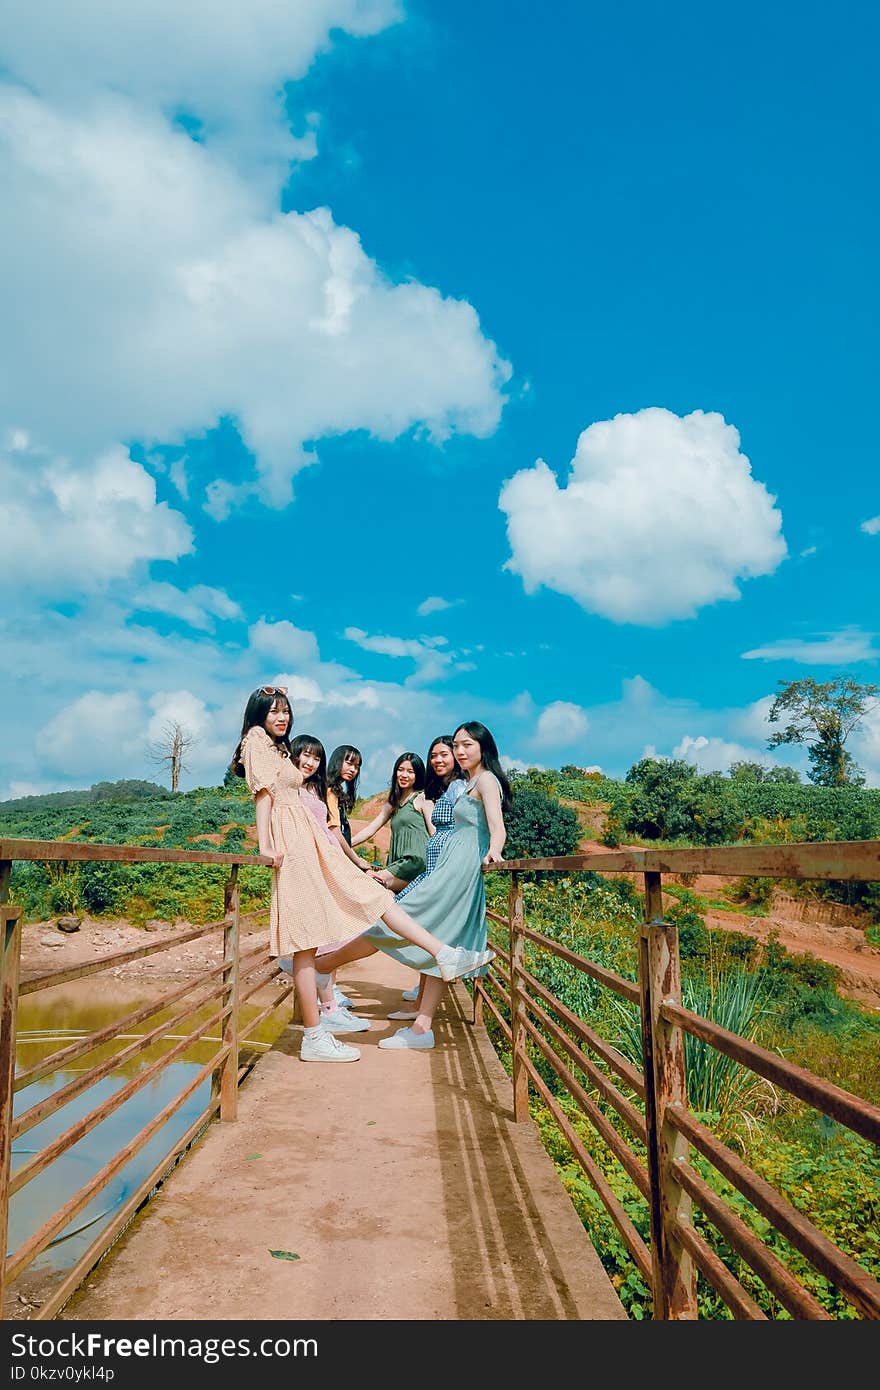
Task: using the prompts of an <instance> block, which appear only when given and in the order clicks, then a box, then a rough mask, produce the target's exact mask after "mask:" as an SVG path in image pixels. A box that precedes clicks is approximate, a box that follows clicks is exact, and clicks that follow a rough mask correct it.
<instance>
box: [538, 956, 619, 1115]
mask: <svg viewBox="0 0 880 1390" xmlns="http://www.w3.org/2000/svg"><path fill="white" fill-rule="evenodd" d="M517 974H518V975H519V977H520V979H523V980H525V981H526V983H527V984H528V986H529V988H530V989H531V990H532V992H533V993H534V994H537V995H538V996H539V997H540V998H541V999H543V1000H544V1002H545V1004H549V1006H550V1008H551V1009H552V1010H553V1012H554V1013H555V1014H558V1015H559V1017H560V1018H561V1019H562V1020H563V1022H564V1023H566V1024H567V1025H568V1027H569V1028H571V1029H573V1031H574V1032H575V1033H576V1034H577V1035H578V1037H579V1038H580V1039H581V1041H582V1042H585V1043H586V1044H587V1046H588V1047H589V1048H590V1050H591V1051H592V1052H595V1054H596V1056H597V1057H601V1058H602V1061H603V1062H606V1063H607V1065H608V1066H609V1067H610V1068H611V1070H612V1071H614V1072H616V1073H617V1075H618V1076H620V1077H622V1079H623V1080H624V1081H625V1082H626V1084H627V1086H629V1087H630V1088H631V1089H632V1090H633V1091H635V1093H636V1095H637V1096H638V1097H639V1099H640V1100H644V1099H645V1078H644V1076H643V1075H642V1073H641V1072H640V1071H639V1070H638V1068H637V1067H634V1066H633V1064H632V1062H630V1061H628V1060H627V1058H626V1057H624V1056H623V1054H622V1053H621V1052H618V1051H617V1048H616V1047H612V1046H611V1044H610V1043H606V1041H605V1039H604V1038H600V1037H599V1034H598V1033H596V1032H594V1030H593V1029H592V1028H591V1027H590V1026H589V1024H587V1023H584V1022H583V1020H582V1019H580V1018H578V1016H577V1014H575V1013H572V1011H571V1009H569V1008H567V1007H566V1006H565V1004H563V1003H562V1002H561V1000H559V999H557V998H556V996H555V994H551V992H550V990H549V989H547V988H546V987H545V986H544V985H542V984H541V982H540V980H536V979H535V977H534V975H532V974H531V973H530V972H529V971H528V970H526V969H524V968H523V967H517Z"/></svg>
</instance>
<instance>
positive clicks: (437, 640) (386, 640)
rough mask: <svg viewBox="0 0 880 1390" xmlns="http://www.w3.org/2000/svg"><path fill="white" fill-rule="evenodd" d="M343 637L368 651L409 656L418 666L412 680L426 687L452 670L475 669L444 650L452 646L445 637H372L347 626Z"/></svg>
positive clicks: (359, 629)
mask: <svg viewBox="0 0 880 1390" xmlns="http://www.w3.org/2000/svg"><path fill="white" fill-rule="evenodd" d="M342 635H343V637H345V639H346V640H347V641H349V642H354V643H355V644H356V645H357V646H358V647H360V648H361V649H362V651H365V652H376V653H377V654H378V655H380V656H390V657H394V658H399V657H409V658H410V660H412V661H414V662H415V663H416V669H415V671H414V672H413V674H412V675H411V676H410V677H409V680H410V682H412V683H413V684H417V685H427V684H429V683H430V682H431V681H435V680H444V679H445V678H446V677H447V676H449V675H451V674H452V672H453V670H456V671H472V670H474V665H473V662H469V661H461V660H459V659H458V658H457V657H456V654H455V653H454V652H452V651H446V650H442V649H444V648H446V647H448V645H449V641H448V638H446V637H441V636H437V637H390V636H389V637H383V636H377V637H371V636H370V634H369V633H367V632H365V631H364V630H363V628H360V627H347V628H346V629H345V631H344V633H343V634H342Z"/></svg>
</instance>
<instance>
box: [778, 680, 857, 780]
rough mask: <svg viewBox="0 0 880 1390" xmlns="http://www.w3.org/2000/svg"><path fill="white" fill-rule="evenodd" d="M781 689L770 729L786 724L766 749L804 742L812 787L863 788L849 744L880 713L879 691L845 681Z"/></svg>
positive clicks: (808, 682)
mask: <svg viewBox="0 0 880 1390" xmlns="http://www.w3.org/2000/svg"><path fill="white" fill-rule="evenodd" d="M779 684H780V685H781V686H782V689H781V690H780V691H779V694H778V695H777V696H776V698H775V700H774V701H773V704H772V705H771V706H770V713H769V715H768V716H767V717H768V719H769V720H770V722H771V724H776V723H782V722H783V721H787V722H785V724H784V727H783V728H781V729H778V730H777V732H776V733H775V734H772V735H771V737H770V738H769V739H768V740H767V747H768V748H778V747H779V746H780V744H783V743H805V744H807V752H808V755H809V759H810V764H811V766H810V771H809V773H808V774H807V775H808V776H809V779H810V781H811V782H815V783H816V785H817V786H820V787H845V786H851V787H860V786H862V785H863V784H864V781H865V779H864V777H863V776H862V773H861V770H860V768H859V766H858V764H857V763H856V762H855V760H854V759H853V758H852V756H851V755H850V754H849V753H848V752H847V751H846V748H845V747H844V744H845V743H846V740H847V739H848V738H849V736H850V734H851V733H852V731H853V729H854V728H855V727H856V725H857V724H859V723H860V722H861V720H862V719H864V717H865V715H866V714H869V713H870V712H871V711H872V710H874V709H876V708H877V705H878V697H880V686H877V685H860V684H859V683H858V681H854V680H849V679H848V678H844V677H843V676H838V678H837V680H833V681H814V680H811V679H807V680H800V681H788V682H785V681H780V682H779Z"/></svg>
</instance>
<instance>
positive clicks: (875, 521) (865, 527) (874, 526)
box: [860, 516, 880, 536]
mask: <svg viewBox="0 0 880 1390" xmlns="http://www.w3.org/2000/svg"><path fill="white" fill-rule="evenodd" d="M860 529H861V530H862V531H864V532H865V533H866V535H868V536H876V535H877V532H878V531H880V516H872V517H869V518H868V520H867V521H863V522H862V525H861V528H860Z"/></svg>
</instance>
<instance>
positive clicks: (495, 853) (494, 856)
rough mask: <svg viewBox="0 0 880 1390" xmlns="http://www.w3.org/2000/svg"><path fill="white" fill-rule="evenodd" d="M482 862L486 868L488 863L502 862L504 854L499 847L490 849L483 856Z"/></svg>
mask: <svg viewBox="0 0 880 1390" xmlns="http://www.w3.org/2000/svg"><path fill="white" fill-rule="evenodd" d="M483 863H484V864H485V866H486V868H488V867H489V865H490V864H503V863H504V855H503V854H502V853H501V851H500V850H499V849H490V850H489V852H488V854H486V855H485V856H484V858H483Z"/></svg>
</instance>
